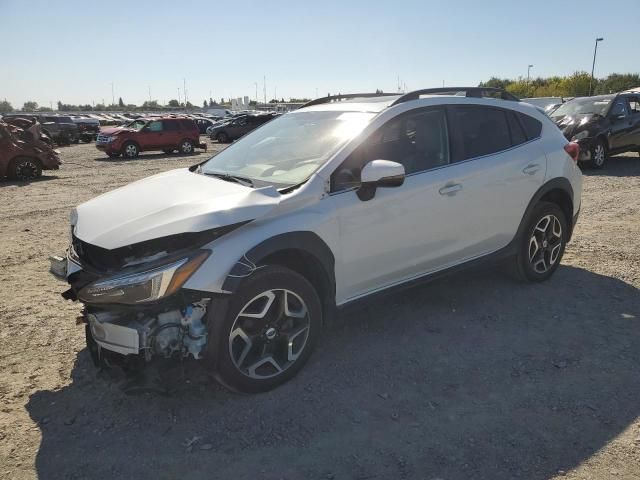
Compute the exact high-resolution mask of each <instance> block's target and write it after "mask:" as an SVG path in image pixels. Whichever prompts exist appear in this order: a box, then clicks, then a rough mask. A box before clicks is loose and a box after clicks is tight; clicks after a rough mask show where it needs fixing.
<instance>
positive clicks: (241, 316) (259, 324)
mask: <svg viewBox="0 0 640 480" xmlns="http://www.w3.org/2000/svg"><path fill="white" fill-rule="evenodd" d="M211 323H213V325H212V324H211ZM321 325H322V307H321V304H320V299H319V298H318V294H317V293H316V291H315V289H314V288H313V286H312V285H311V284H310V283H309V281H307V279H306V278H304V277H303V276H302V275H300V274H298V273H296V272H294V271H292V270H289V269H288V268H285V267H281V266H278V265H269V266H265V267H262V268H260V269H259V270H257V271H256V272H254V273H253V274H252V275H251V276H250V277H248V278H247V279H246V280H245V281H244V282H243V283H242V284H241V285H240V288H239V289H238V291H237V292H236V293H235V294H234V296H233V297H232V298H231V300H230V304H229V307H228V308H227V309H226V313H225V314H224V315H223V318H217V319H214V320H213V321H211V322H210V331H211V333H212V334H211V335H210V338H211V339H212V344H211V345H209V346H208V347H207V348H208V349H209V351H208V353H207V357H209V358H212V357H213V358H212V359H215V361H213V362H212V363H213V364H214V365H215V368H216V378H217V379H218V380H219V381H220V382H221V383H222V384H224V385H226V386H227V387H229V388H231V389H232V390H236V391H239V392H245V393H256V392H265V391H267V390H271V389H273V388H275V387H277V386H279V385H281V384H283V383H284V382H286V381H287V380H289V379H291V378H292V377H293V376H295V375H296V373H297V372H298V371H299V370H300V369H301V368H302V367H303V365H304V364H305V362H306V361H307V359H308V358H309V356H310V355H311V352H312V350H313V348H314V346H315V344H316V342H317V339H318V335H319V334H320V328H321Z"/></svg>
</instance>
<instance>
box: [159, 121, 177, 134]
mask: <svg viewBox="0 0 640 480" xmlns="http://www.w3.org/2000/svg"><path fill="white" fill-rule="evenodd" d="M162 123H163V129H164V130H166V131H168V132H175V131H176V130H178V121H177V120H163V122H162Z"/></svg>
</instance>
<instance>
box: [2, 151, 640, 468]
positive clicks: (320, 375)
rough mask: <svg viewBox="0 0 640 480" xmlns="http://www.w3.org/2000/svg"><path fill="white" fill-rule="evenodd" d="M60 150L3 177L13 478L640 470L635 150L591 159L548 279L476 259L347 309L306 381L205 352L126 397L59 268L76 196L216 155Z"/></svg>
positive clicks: (639, 236) (6, 446) (5, 404)
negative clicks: (511, 273)
mask: <svg viewBox="0 0 640 480" xmlns="http://www.w3.org/2000/svg"><path fill="white" fill-rule="evenodd" d="M212 147H213V145H212ZM210 151H211V150H210ZM62 157H63V159H64V161H65V162H66V163H65V164H64V165H63V167H62V169H61V170H60V171H58V172H47V173H46V174H45V177H44V178H43V179H42V180H40V181H37V182H33V183H31V184H28V185H24V184H14V183H8V182H2V183H0V204H1V205H2V209H1V210H0V216H1V222H0V259H1V261H2V270H1V271H0V321H1V322H2V328H1V329H0V399H1V410H0V478H7V479H21V478H35V477H39V478H43V479H56V478H61V479H76V478H78V479H79V478H99V479H106V478H153V479H178V478H180V479H196V478H209V479H213V478H221V479H228V478H237V479H245V478H246V479H257V478H265V479H361V480H362V479H405V478H407V479H436V478H438V479H446V480H449V479H474V478H476V479H510V478H523V479H546V478H550V477H555V476H557V477H558V478H580V479H608V478H616V479H617V478H620V479H623V478H624V479H638V478H640V416H639V415H640V348H639V347H638V345H640V292H639V291H638V288H639V287H640V158H638V155H637V154H633V155H630V156H624V157H618V158H615V159H612V160H611V161H610V163H609V164H608V165H607V167H606V170H605V171H604V172H602V173H594V172H588V171H587V172H585V192H584V196H583V210H582V214H581V218H580V222H579V225H578V227H577V230H576V232H575V237H574V240H573V242H572V243H571V245H570V246H569V248H568V250H567V253H566V256H565V258H564V261H563V264H564V265H563V266H562V267H561V268H560V269H559V270H558V272H557V273H556V275H555V277H554V278H553V279H552V280H551V281H550V282H548V283H545V284H542V285H525V284H520V283H516V282H514V281H513V280H511V279H510V278H509V277H507V276H505V275H504V274H503V273H502V272H501V271H500V270H499V269H489V270H487V269H483V270H477V271H473V272H466V273H462V274H457V275H455V276H451V277H448V278H447V279H445V280H440V281H438V282H434V283H432V284H429V285H427V286H423V287H419V288H417V289H413V290H410V291H407V292H405V293H402V294H399V295H396V296H393V297H387V298H385V299H383V300H379V301H376V302H373V303H371V304H370V305H368V306H367V307H366V308H364V309H360V310H354V311H349V312H345V313H344V314H342V315H341V318H339V319H338V321H336V322H335V324H334V325H333V326H332V327H331V328H330V329H329V330H328V331H327V332H326V333H325V335H324V337H323V339H322V341H321V344H320V346H319V348H318V350H317V352H316V353H315V354H314V356H313V357H312V359H311V361H310V362H309V364H308V365H307V367H306V368H305V369H304V370H303V372H302V373H301V374H300V375H299V376H298V377H297V378H296V379H295V380H294V381H292V382H290V383H289V384H287V385H285V386H284V387H282V388H280V389H278V390H276V391H273V392H271V393H268V394H263V395H258V396H239V395H236V394H231V393H229V392H227V391H226V390H224V389H223V388H221V387H218V386H217V385H215V384H211V383H209V382H208V381H207V377H206V375H204V372H202V371H201V370H200V369H198V368H195V369H194V368H193V365H192V364H187V365H186V368H184V370H185V371H184V372H182V371H180V369H179V368H178V369H176V370H177V371H176V372H175V375H174V378H175V380H174V384H173V385H174V386H173V392H172V393H171V394H170V395H168V396H162V395H158V394H150V393H147V394H142V395H137V396H129V395H125V394H123V392H122V391H121V389H120V387H119V383H118V382H117V381H116V380H114V379H112V378H109V377H107V376H104V375H102V374H100V375H99V374H98V373H97V372H96V370H95V369H94V367H93V365H92V364H91V361H90V359H89V357H88V355H87V352H86V350H85V349H84V338H83V329H82V328H81V327H79V326H76V325H75V318H76V316H77V315H78V314H79V311H80V308H79V306H78V305H77V304H73V303H67V302H65V301H64V300H63V299H62V298H61V297H60V295H59V294H60V293H61V292H62V291H63V290H64V289H65V285H64V284H63V283H61V282H58V281H56V280H54V279H53V278H52V277H51V276H50V275H49V274H48V273H47V268H48V261H47V257H48V255H49V254H50V253H60V252H63V251H64V249H65V247H66V245H67V241H68V215H69V210H70V209H71V208H72V207H73V206H75V205H77V204H78V203H80V202H83V201H85V200H87V199H89V198H91V197H94V196H96V195H98V194H100V193H102V192H104V191H106V190H110V189H112V188H114V187H118V186H121V185H124V184H126V183H128V182H130V181H133V180H136V179H138V178H141V177H144V176H147V175H150V174H153V173H156V172H160V171H163V170H167V169H171V168H175V167H180V166H186V165H190V164H192V163H195V162H196V160H197V159H199V158H205V157H206V155H205V154H202V155H198V156H189V157H180V156H177V155H173V156H166V155H155V154H146V155H145V154H143V155H142V156H141V157H140V158H139V159H137V160H135V161H123V160H119V161H114V160H109V159H107V158H106V157H105V156H103V155H102V154H100V153H99V152H97V151H96V150H95V148H94V146H93V145H79V146H72V147H68V148H65V149H63V153H62ZM167 194H168V195H169V194H170V192H167Z"/></svg>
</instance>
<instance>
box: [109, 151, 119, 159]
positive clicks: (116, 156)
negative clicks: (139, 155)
mask: <svg viewBox="0 0 640 480" xmlns="http://www.w3.org/2000/svg"><path fill="white" fill-rule="evenodd" d="M107 155H109V158H118V157H119V156H120V154H119V153H117V152H111V153H107Z"/></svg>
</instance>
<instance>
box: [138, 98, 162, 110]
mask: <svg viewBox="0 0 640 480" xmlns="http://www.w3.org/2000/svg"><path fill="white" fill-rule="evenodd" d="M142 108H143V109H149V110H157V109H158V108H160V105H158V101H157V100H149V101H146V102H144V103H143V104H142Z"/></svg>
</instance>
